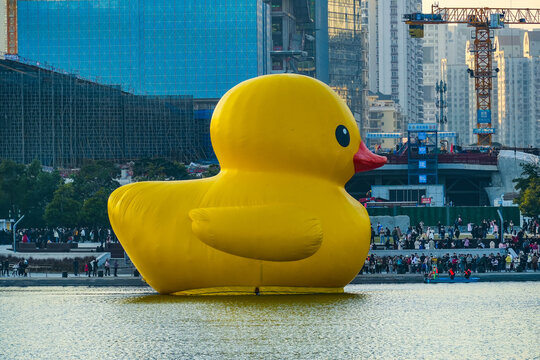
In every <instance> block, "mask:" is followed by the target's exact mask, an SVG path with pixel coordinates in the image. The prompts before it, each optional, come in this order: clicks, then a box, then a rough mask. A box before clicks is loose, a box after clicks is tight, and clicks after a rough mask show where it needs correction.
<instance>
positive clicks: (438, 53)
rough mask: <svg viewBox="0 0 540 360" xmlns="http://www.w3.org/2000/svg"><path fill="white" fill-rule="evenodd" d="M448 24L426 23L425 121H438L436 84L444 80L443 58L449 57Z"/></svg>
mask: <svg viewBox="0 0 540 360" xmlns="http://www.w3.org/2000/svg"><path fill="white" fill-rule="evenodd" d="M447 36H448V25H426V26H425V27H424V42H423V51H424V56H423V62H424V68H423V81H424V121H425V122H436V121H437V113H438V108H437V106H436V101H437V100H438V94H437V92H436V88H437V87H436V84H439V83H440V81H441V80H442V77H441V60H442V59H445V58H447V57H448V54H447V49H448V48H447V46H448V41H447Z"/></svg>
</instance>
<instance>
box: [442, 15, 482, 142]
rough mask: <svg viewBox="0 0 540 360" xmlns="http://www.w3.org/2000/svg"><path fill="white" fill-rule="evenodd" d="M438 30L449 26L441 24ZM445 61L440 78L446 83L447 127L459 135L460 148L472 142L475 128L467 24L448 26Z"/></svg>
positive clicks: (443, 61)
mask: <svg viewBox="0 0 540 360" xmlns="http://www.w3.org/2000/svg"><path fill="white" fill-rule="evenodd" d="M439 27H446V26H442V25H439ZM446 30H447V34H446V44H445V48H446V58H443V59H442V60H441V64H440V66H441V79H442V80H443V81H444V82H445V83H446V90H447V91H446V105H447V107H446V119H447V123H446V124H445V125H446V126H445V128H446V129H447V130H449V131H452V132H456V133H457V134H458V142H459V144H461V145H469V144H471V143H472V142H473V141H474V140H473V132H472V129H473V126H474V125H475V121H476V118H474V119H471V114H470V113H469V111H470V109H469V108H470V101H471V98H470V96H472V95H474V94H475V93H474V87H473V88H472V92H471V89H470V88H469V86H470V84H469V81H470V77H469V73H468V72H467V69H468V68H469V66H468V65H467V61H466V59H467V57H468V56H470V52H469V49H468V41H469V40H470V34H471V29H470V28H468V27H467V26H466V25H463V24H458V25H457V26H448V27H446Z"/></svg>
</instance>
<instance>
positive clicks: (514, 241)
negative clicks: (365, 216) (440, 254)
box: [371, 216, 540, 253]
mask: <svg viewBox="0 0 540 360" xmlns="http://www.w3.org/2000/svg"><path fill="white" fill-rule="evenodd" d="M499 231H500V229H499V226H498V223H497V221H495V220H486V219H484V220H483V221H482V222H481V223H480V224H474V223H468V224H467V225H464V223H463V220H462V218H461V216H458V217H457V218H456V220H455V222H454V224H453V225H450V226H444V225H442V224H441V223H440V222H439V223H438V224H437V226H435V227H430V226H427V227H426V226H424V223H423V222H419V223H417V224H416V226H414V227H412V226H409V227H408V229H407V231H406V232H402V230H401V229H400V228H399V227H398V226H396V227H394V228H393V230H390V229H389V228H388V227H386V228H383V226H382V225H381V224H380V223H377V225H376V226H375V227H373V226H372V228H371V248H372V249H375V248H376V247H377V243H376V241H375V240H376V239H375V237H376V236H378V237H379V242H378V244H379V245H380V246H383V247H384V248H386V249H396V250H430V249H467V248H484V249H485V248H491V249H495V248H513V249H514V251H516V252H519V251H522V250H523V251H525V252H526V253H527V252H528V251H529V250H535V249H536V250H538V243H539V242H540V239H539V237H540V223H539V221H538V220H530V221H524V224H523V226H522V227H520V228H518V227H516V226H515V225H514V224H513V222H512V221H508V222H507V221H505V222H504V223H503V229H502V231H503V234H504V235H505V236H503V240H502V241H501V240H500V237H499ZM465 232H466V233H467V236H461V235H463V234H464V233H465ZM436 233H437V234H436ZM469 234H470V235H469ZM488 235H490V236H489V237H488Z"/></svg>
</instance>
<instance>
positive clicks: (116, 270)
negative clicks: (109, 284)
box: [114, 260, 118, 277]
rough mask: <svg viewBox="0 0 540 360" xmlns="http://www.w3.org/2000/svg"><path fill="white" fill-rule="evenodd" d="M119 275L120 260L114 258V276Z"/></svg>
mask: <svg viewBox="0 0 540 360" xmlns="http://www.w3.org/2000/svg"><path fill="white" fill-rule="evenodd" d="M117 276H118V260H114V277H117Z"/></svg>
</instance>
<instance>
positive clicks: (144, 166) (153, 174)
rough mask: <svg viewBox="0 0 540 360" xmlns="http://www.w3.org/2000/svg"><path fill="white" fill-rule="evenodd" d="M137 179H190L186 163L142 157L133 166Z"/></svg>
mask: <svg viewBox="0 0 540 360" xmlns="http://www.w3.org/2000/svg"><path fill="white" fill-rule="evenodd" d="M133 177H134V179H135V181H153V180H184V179H190V176H189V174H188V172H187V169H186V167H185V165H184V164H182V163H179V162H177V161H170V160H167V159H163V158H154V159H149V158H146V159H141V160H138V161H136V162H135V164H134V166H133Z"/></svg>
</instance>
